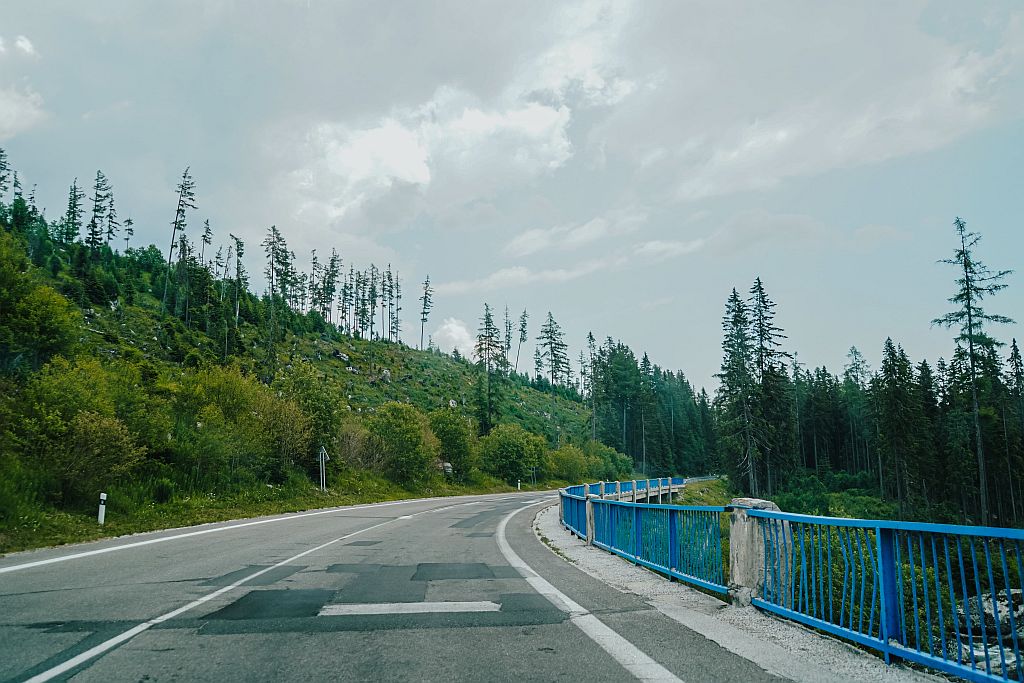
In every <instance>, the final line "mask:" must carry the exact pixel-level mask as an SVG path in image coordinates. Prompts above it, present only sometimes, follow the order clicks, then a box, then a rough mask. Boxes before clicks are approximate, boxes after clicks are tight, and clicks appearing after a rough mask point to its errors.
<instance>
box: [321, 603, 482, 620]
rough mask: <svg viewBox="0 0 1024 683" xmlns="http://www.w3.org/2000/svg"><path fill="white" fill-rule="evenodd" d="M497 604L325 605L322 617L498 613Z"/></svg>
mask: <svg viewBox="0 0 1024 683" xmlns="http://www.w3.org/2000/svg"><path fill="white" fill-rule="evenodd" d="M500 610H501V605H499V604H498V603H496V602H488V601H486V600H481V601H479V602H378V603H365V604H352V605H324V606H323V607H322V608H320V614H319V615H318V616H321V617H346V616H353V615H362V614H434V613H439V612H445V613H450V612H498V611H500Z"/></svg>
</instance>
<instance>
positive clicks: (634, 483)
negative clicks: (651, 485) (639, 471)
mask: <svg viewBox="0 0 1024 683" xmlns="http://www.w3.org/2000/svg"><path fill="white" fill-rule="evenodd" d="M633 502H634V503H635V502H636V479H634V480H633Z"/></svg>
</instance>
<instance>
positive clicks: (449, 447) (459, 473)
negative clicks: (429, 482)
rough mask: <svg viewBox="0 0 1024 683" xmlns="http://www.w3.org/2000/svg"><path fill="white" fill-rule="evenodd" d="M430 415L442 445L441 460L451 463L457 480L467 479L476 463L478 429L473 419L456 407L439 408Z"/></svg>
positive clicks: (432, 426)
mask: <svg viewBox="0 0 1024 683" xmlns="http://www.w3.org/2000/svg"><path fill="white" fill-rule="evenodd" d="M429 417H430V429H431V431H433V432H434V436H436V437H437V440H438V442H439V443H440V446H441V452H440V455H441V460H442V461H443V462H447V463H451V466H452V474H453V475H454V477H455V480H456V481H460V482H464V481H466V480H467V477H468V476H469V473H470V471H471V470H472V469H473V467H474V465H475V464H476V452H475V451H476V443H475V438H474V437H475V431H476V430H474V429H473V422H472V420H470V419H469V418H468V417H465V416H464V415H462V414H460V413H459V412H458V411H457V410H455V409H454V408H439V409H438V410H435V411H434V412H432V413H430V416H429Z"/></svg>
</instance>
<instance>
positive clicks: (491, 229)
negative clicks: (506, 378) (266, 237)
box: [0, 0, 1024, 388]
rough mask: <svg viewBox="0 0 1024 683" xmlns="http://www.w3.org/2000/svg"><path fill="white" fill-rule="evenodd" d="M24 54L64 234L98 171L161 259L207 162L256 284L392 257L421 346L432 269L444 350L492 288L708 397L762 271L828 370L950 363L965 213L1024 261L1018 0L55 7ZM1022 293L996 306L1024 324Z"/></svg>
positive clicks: (11, 70) (23, 21)
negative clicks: (848, 364) (890, 344)
mask: <svg viewBox="0 0 1024 683" xmlns="http://www.w3.org/2000/svg"><path fill="white" fill-rule="evenodd" d="M0 41H2V42H0V145H2V146H3V147H4V148H5V149H7V151H8V154H9V157H10V159H11V161H12V163H13V164H14V166H15V167H16V168H17V169H18V170H19V171H20V172H21V174H22V178H23V182H24V183H25V184H26V185H29V186H30V185H31V184H38V201H39V204H40V206H43V207H46V210H47V214H48V216H49V217H51V218H53V217H56V216H58V215H59V214H60V213H61V212H62V211H63V206H64V204H65V202H66V196H67V187H68V185H69V184H70V183H71V180H72V179H73V178H75V177H78V178H79V180H80V181H81V182H86V183H91V180H92V177H93V176H94V174H95V171H96V169H97V168H101V169H103V171H104V172H105V173H106V174H107V175H108V176H109V177H110V178H111V181H112V182H113V185H114V190H115V196H116V201H117V205H118V209H119V213H120V215H121V216H122V217H124V216H127V215H131V216H132V217H133V218H134V219H135V220H136V237H135V239H136V241H139V240H142V241H145V242H156V243H157V244H159V245H161V247H162V248H165V246H166V245H164V242H165V241H166V240H167V235H166V233H167V228H168V225H169V222H170V219H171V218H172V214H173V211H174V200H175V197H174V185H175V183H176V182H177V179H178V177H179V176H180V174H181V171H182V169H183V168H184V167H185V166H191V168H192V172H193V174H194V176H195V179H196V182H197V195H198V200H199V211H198V212H197V213H196V215H195V216H194V217H193V218H192V219H191V222H192V225H193V226H198V225H200V224H201V222H202V220H203V219H205V218H209V220H210V223H211V225H212V227H213V229H214V231H215V235H216V240H217V242H226V241H227V235H228V233H229V232H233V233H235V234H236V235H239V236H241V237H242V238H243V239H245V240H246V242H247V243H248V245H249V249H248V254H247V255H248V256H249V260H248V267H249V270H250V271H252V272H253V273H254V274H255V273H259V272H261V271H262V262H261V261H260V254H259V248H258V243H259V242H260V240H261V239H262V236H263V234H264V233H265V231H266V229H267V227H268V226H269V225H270V224H272V223H273V224H277V226H278V227H279V228H281V229H282V231H283V233H284V235H285V237H286V238H287V240H288V243H289V245H290V246H291V247H292V248H293V249H294V250H295V251H296V252H297V253H298V254H299V256H300V258H301V259H302V260H303V261H306V260H308V254H309V250H310V249H312V248H317V249H319V251H320V253H324V252H329V251H330V249H331V247H336V248H338V250H339V251H340V252H341V254H342V258H343V259H344V261H345V263H346V267H347V264H348V263H350V262H354V263H355V264H356V265H357V267H366V266H368V264H369V263H370V262H371V261H373V262H376V263H377V264H378V265H383V264H386V263H388V262H390V263H391V264H392V265H393V266H394V267H397V268H398V270H399V271H400V272H401V273H402V275H403V279H404V283H405V295H406V300H405V315H406V318H407V322H406V332H405V338H406V339H407V340H409V341H413V342H415V340H416V338H418V329H417V330H416V331H415V332H414V330H413V328H414V327H417V328H418V323H415V324H414V323H413V322H412V319H413V318H414V317H415V316H414V313H413V309H415V308H416V303H415V302H414V301H413V299H414V297H415V291H414V290H415V289H416V283H417V282H421V281H422V280H423V278H424V276H425V275H427V274H428V273H429V275H430V278H431V280H432V281H433V282H434V283H435V284H436V289H437V294H436V297H435V309H434V312H433V313H432V315H431V321H430V323H429V324H428V332H430V333H432V334H433V338H434V340H435V342H436V343H438V344H439V345H440V346H441V347H442V348H443V349H445V350H450V349H451V348H452V346H453V345H456V344H458V345H460V346H462V347H464V349H463V350H466V349H465V347H466V346H468V345H470V344H471V339H472V336H473V335H474V334H475V329H476V327H477V323H478V319H479V317H480V315H481V312H482V308H483V303H484V302H485V301H486V302H488V303H490V304H491V306H492V307H494V308H497V309H498V310H502V309H503V308H504V307H505V305H508V306H509V308H510V309H511V310H512V312H513V315H518V312H519V311H520V310H522V309H523V308H524V307H525V308H527V309H528V310H529V311H530V314H531V323H532V329H531V336H536V333H537V330H538V328H539V324H540V321H541V318H542V317H543V316H544V315H545V314H546V312H547V311H548V310H550V311H552V312H553V313H554V315H555V317H556V319H557V320H558V321H559V322H560V323H561V324H562V325H563V327H564V328H565V330H566V332H567V336H568V341H569V342H570V344H571V347H572V349H573V352H574V354H575V353H578V351H579V349H580V348H581V347H582V345H583V342H584V339H585V336H586V334H587V332H588V331H589V330H593V332H594V334H595V336H597V337H598V338H604V337H606V336H611V337H614V338H616V339H621V340H622V341H624V342H626V343H628V344H629V345H630V346H632V347H633V348H634V349H635V350H636V351H637V353H638V355H639V354H640V353H642V352H643V351H647V352H648V353H649V354H650V356H651V358H652V360H653V361H654V362H656V363H658V364H659V365H661V366H663V367H665V368H668V369H681V370H683V371H684V372H685V373H686V374H687V376H689V377H690V378H691V379H692V380H693V382H694V383H695V384H696V385H698V386H701V385H705V386H708V387H709V388H712V387H713V386H714V385H715V384H716V382H715V380H714V379H713V375H714V373H715V372H716V371H717V370H718V366H719V363H720V359H721V351H720V343H721V329H720V324H721V316H722V312H723V307H724V303H725V299H726V297H727V295H728V294H729V291H730V290H731V288H732V287H737V288H738V289H740V290H741V291H745V290H746V289H748V288H749V286H750V284H751V282H752V281H753V279H754V278H755V276H758V275H760V276H761V278H762V279H763V280H764V282H765V285H766V287H767V291H768V294H769V296H771V297H772V298H773V299H775V300H776V301H777V302H778V318H777V322H778V323H779V324H780V325H781V326H782V327H783V328H784V329H785V330H786V333H787V335H788V336H789V346H790V350H792V351H796V352H798V353H799V358H800V360H801V362H803V363H806V364H808V365H811V366H816V365H822V364H824V365H827V366H828V367H829V368H830V369H832V370H833V371H837V372H838V371H841V369H842V365H843V363H844V361H845V355H846V352H847V349H848V348H849V347H850V346H851V345H856V346H858V347H859V348H860V349H861V350H862V351H863V352H864V353H865V355H866V356H867V358H868V360H869V361H870V362H871V363H872V365H873V366H877V363H878V359H879V356H880V352H881V346H882V343H883V341H884V339H885V337H886V336H892V337H893V339H894V340H895V341H897V342H899V343H902V344H903V345H904V347H905V348H906V349H907V351H908V352H909V353H910V354H911V356H912V357H914V358H915V360H917V359H920V358H922V357H927V358H928V359H929V360H931V361H933V362H934V361H935V360H936V359H937V358H938V357H939V356H946V357H948V356H949V355H950V350H951V348H952V342H951V341H950V337H951V335H950V333H948V332H947V331H944V330H939V329H932V328H931V327H930V324H929V321H930V320H931V319H933V318H935V317H937V316H938V315H941V314H942V313H944V312H945V311H946V310H947V305H946V303H945V299H946V298H947V297H948V296H950V295H951V294H952V286H953V284H952V282H953V277H954V272H953V271H952V270H951V269H950V267H949V266H943V265H939V264H936V261H937V260H938V259H940V258H943V257H946V256H948V255H950V254H951V253H952V250H953V248H954V247H955V238H954V233H953V230H952V225H951V224H952V222H953V219H954V218H955V217H956V216H957V215H960V216H963V217H964V218H965V219H966V220H967V221H968V226H969V227H970V228H972V229H974V230H978V231H980V232H981V233H982V234H983V235H984V240H983V242H982V244H981V248H980V250H979V254H978V255H979V256H980V257H981V258H982V260H984V261H985V262H986V263H987V264H988V265H989V266H991V267H993V268H1019V267H1020V266H1021V263H1020V261H1021V254H1022V253H1024V173H1022V164H1024V5H1022V4H1021V3H1020V2H1017V1H1015V0H1007V1H1006V2H982V1H980V0H979V1H976V2H975V1H972V2H964V1H962V0H943V1H934V2H924V1H921V2H913V1H910V0H907V1H903V2H855V3H850V2H847V3H839V2H819V1H817V0H815V1H808V2H770V3H766V2H729V3H722V2H719V1H718V0H708V1H706V2H703V1H702V2H683V1H678V0H673V1H670V2H664V3H660V2H655V1H653V0H642V1H639V0H638V1H636V2H628V1H627V2H589V1H587V2H578V3H577V2H573V3H564V4H556V3H552V2H549V1H548V0H545V1H542V2H529V1H523V0H517V2H507V1H506V2H480V1H476V0H474V1H473V2H432V1H417V2H353V3H341V2H324V1H322V0H301V1H296V2H284V1H282V2H276V3H275V2H270V1H269V0H267V1H264V2H226V1H214V0H202V1H201V2H200V1H196V2H184V1H182V2H163V1H160V2H139V1H135V0H124V1H123V2H103V1H97V0H91V1H90V2H80V1H75V2H47V1H45V0H38V1H37V2H26V3H5V5H4V7H3V9H0ZM193 232H194V233H195V231H193ZM1022 278H1024V275H1022V274H1021V273H1017V274H1015V275H1013V276H1011V277H1010V279H1009V280H1008V282H1009V285H1010V286H1009V288H1008V289H1007V290H1006V291H1005V292H1003V293H1001V294H1000V295H998V296H997V297H995V298H993V299H992V301H991V304H990V306H989V308H990V310H992V311H994V312H999V313H1003V314H1006V315H1009V316H1011V317H1014V318H1017V319H1018V320H1022V321H1024V279H1022ZM254 280H255V284H256V285H258V286H260V287H262V281H261V278H259V277H256V278H254ZM993 331H994V332H995V333H996V335H997V336H998V337H1000V338H1002V339H1004V340H1006V341H1009V339H1010V337H1012V336H1017V337H1021V336H1024V325H1021V324H1017V325H1012V326H1007V327H1005V328H1002V329H998V330H993ZM527 358H532V357H531V356H527ZM526 364H527V365H532V362H529V363H526ZM521 367H522V365H521Z"/></svg>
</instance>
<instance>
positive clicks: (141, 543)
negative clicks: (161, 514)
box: [0, 498, 487, 574]
mask: <svg viewBox="0 0 1024 683" xmlns="http://www.w3.org/2000/svg"><path fill="white" fill-rule="evenodd" d="M436 500H443V499H441V498H414V499H411V500H396V501H390V502H387V503H368V504H365V505H352V506H350V507H336V508H330V509H328V510H317V511H316V512H301V513H299V514H294V515H288V516H287V517H274V518H272V519H258V520H256V521H254V522H242V523H241V524H231V525H228V526H219V527H215V528H212V529H200V530H199V531H188V532H186V533H183V534H174V535H173V536H161V537H160V538H150V539H147V540H145V541H135V542H133V543H124V544H122V545H115V546H109V547H106V548H98V549H96V550H87V551H84V552H80V553H74V554H72V555H62V556H60V557H51V558H49V559H47V560H35V561H33V562H24V563H22V564H15V565H11V566H10V567H0V574H6V573H7V572H16V571H20V570H22V569H31V568H32V567H42V566H44V565H47V564H56V563H57V562H67V561H68V560H77V559H81V558H83V557H91V556H93V555H103V554H106V553H112V552H116V551H118V550H128V549H129V548H138V547H140V546H144V545H153V544H154V543H163V542H165V541H176V540H178V539H179V538H190V537H192V536H204V535H206V534H216V533H219V532H221V531H231V530H232V529H241V528H243V527H247V526H258V525H260V524H274V523H276V522H288V521H291V520H293V519H302V518H303V517H315V516H317V515H329V514H332V513H336V512H347V511H349V510H365V509H367V508H376V507H387V506H389V505H408V504H410V503H428V502H432V501H436ZM478 502H487V501H478ZM464 504H465V505H468V504H469V503H464ZM400 519H408V515H407V516H405V517H401V518H400Z"/></svg>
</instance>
